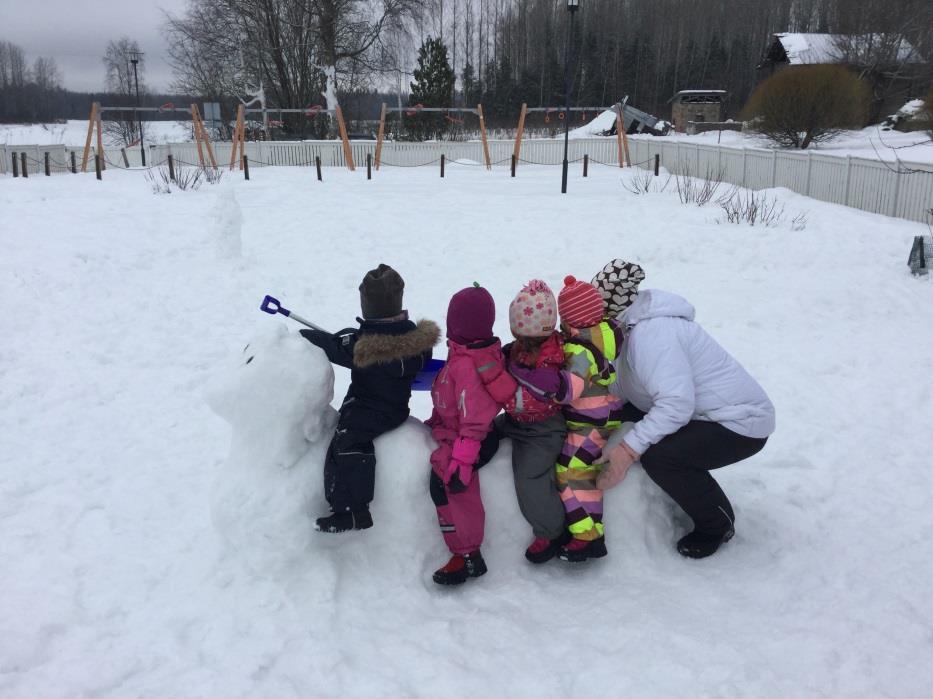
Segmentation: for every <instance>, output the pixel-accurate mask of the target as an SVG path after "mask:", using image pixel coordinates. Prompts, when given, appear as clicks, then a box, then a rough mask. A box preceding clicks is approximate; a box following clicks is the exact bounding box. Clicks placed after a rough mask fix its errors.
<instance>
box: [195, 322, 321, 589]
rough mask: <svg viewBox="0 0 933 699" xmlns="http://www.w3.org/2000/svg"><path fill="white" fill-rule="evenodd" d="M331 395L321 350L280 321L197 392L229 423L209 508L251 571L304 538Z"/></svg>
mask: <svg viewBox="0 0 933 699" xmlns="http://www.w3.org/2000/svg"><path fill="white" fill-rule="evenodd" d="M333 395H334V370H333V368H332V367H331V365H330V362H329V361H328V360H327V357H326V355H325V354H324V352H323V351H322V350H320V349H319V348H317V347H315V346H314V345H312V344H310V343H309V342H307V341H306V340H305V339H304V338H302V337H301V336H300V335H298V334H297V333H290V332H288V330H287V329H286V328H285V327H284V326H283V325H277V326H276V327H275V328H274V329H273V330H272V331H271V332H268V333H265V334H263V335H261V336H259V337H256V338H254V339H252V340H251V341H250V342H249V343H248V344H247V345H246V347H245V348H244V349H243V352H242V353H241V354H240V355H239V357H238V358H237V359H236V360H235V361H234V362H232V365H231V366H229V367H227V368H226V370H225V371H223V372H221V373H220V374H219V375H218V376H217V377H216V378H215V379H214V380H213V381H212V382H211V385H210V386H209V388H208V390H207V394H206V398H207V402H208V404H209V405H210V407H211V408H212V409H213V410H214V412H216V413H217V414H218V415H219V416H220V417H222V418H223V419H225V420H226V421H227V422H229V423H230V426H231V428H232V436H231V442H230V453H229V455H228V457H227V460H226V462H225V463H224V464H223V466H222V467H221V469H220V472H219V474H218V476H217V479H216V482H215V485H214V491H213V497H212V501H211V515H212V517H213V520H214V525H215V526H216V528H217V529H218V531H219V532H220V534H221V535H222V537H223V538H224V540H225V541H226V542H227V544H228V545H230V546H231V548H233V549H235V550H236V551H237V552H238V553H239V554H240V557H241V558H243V559H244V560H245V561H246V562H247V564H248V565H249V566H250V567H251V568H253V569H254V570H255V572H257V573H259V572H261V573H262V574H263V575H268V576H270V577H271V576H275V574H276V569H278V568H281V567H282V566H288V565H290V564H291V563H293V562H294V560H295V558H296V556H301V555H303V552H305V550H306V549H307V547H308V545H309V540H310V538H311V536H312V520H311V518H310V510H311V509H312V506H311V501H312V498H313V497H314V495H315V493H318V492H319V491H320V490H321V488H322V476H321V472H322V465H323V462H324V454H325V452H326V450H327V445H328V443H329V441H330V438H331V435H332V433H333V430H334V427H335V425H336V423H337V411H336V410H334V408H333V407H331V405H330V403H331V400H332V399H333Z"/></svg>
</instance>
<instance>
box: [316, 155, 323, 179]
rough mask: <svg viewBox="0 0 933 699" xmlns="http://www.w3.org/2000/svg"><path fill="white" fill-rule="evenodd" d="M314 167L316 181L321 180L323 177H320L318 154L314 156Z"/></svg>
mask: <svg viewBox="0 0 933 699" xmlns="http://www.w3.org/2000/svg"><path fill="white" fill-rule="evenodd" d="M314 167H316V168H317V181H318V182H323V181H324V178H323V177H321V156H319V155H315V156H314Z"/></svg>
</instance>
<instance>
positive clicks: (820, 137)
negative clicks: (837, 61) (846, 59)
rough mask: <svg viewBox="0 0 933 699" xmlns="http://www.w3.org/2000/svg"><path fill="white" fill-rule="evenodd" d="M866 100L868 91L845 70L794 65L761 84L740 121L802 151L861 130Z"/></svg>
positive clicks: (773, 139) (867, 88)
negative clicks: (813, 144)
mask: <svg viewBox="0 0 933 699" xmlns="http://www.w3.org/2000/svg"><path fill="white" fill-rule="evenodd" d="M871 99H872V91H871V86H870V85H869V84H868V83H866V82H865V81H863V80H861V79H859V77H858V76H857V75H856V74H855V73H853V72H852V71H850V70H849V69H847V68H844V67H842V66H838V65H814V66H798V67H793V68H785V69H784V70H781V71H779V72H777V73H775V74H774V75H772V76H771V77H770V78H768V79H767V80H765V81H764V82H763V83H761V85H759V86H758V88H757V89H756V90H755V92H754V93H753V94H752V96H751V98H750V99H749V100H748V103H747V104H746V105H745V109H744V110H743V112H742V117H743V118H744V119H747V120H748V121H749V122H750V123H749V127H750V128H751V129H752V130H754V131H757V132H759V133H761V134H764V135H765V136H767V137H768V138H769V139H771V140H772V141H773V142H774V143H776V144H778V145H779V146H781V147H784V148H801V149H803V148H806V147H807V146H809V145H810V144H811V143H820V142H823V141H829V140H831V139H832V138H834V137H836V136H837V135H838V134H839V133H840V132H841V131H845V130H846V129H859V128H862V127H863V126H865V124H867V123H868V114H869V109H870V107H871Z"/></svg>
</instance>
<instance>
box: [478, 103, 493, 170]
mask: <svg viewBox="0 0 933 699" xmlns="http://www.w3.org/2000/svg"><path fill="white" fill-rule="evenodd" d="M476 111H477V112H479V132H480V135H482V137H483V157H484V158H486V169H487V170H492V158H490V157H489V141H487V140H486V119H485V118H484V117H483V105H481V104H478V105H476Z"/></svg>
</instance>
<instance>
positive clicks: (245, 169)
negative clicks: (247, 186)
mask: <svg viewBox="0 0 933 699" xmlns="http://www.w3.org/2000/svg"><path fill="white" fill-rule="evenodd" d="M243 179H244V180H248V179H249V158H247V157H246V156H245V155H244V156H243Z"/></svg>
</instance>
